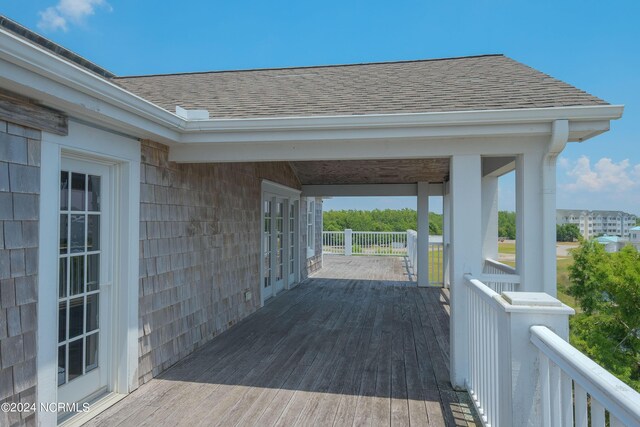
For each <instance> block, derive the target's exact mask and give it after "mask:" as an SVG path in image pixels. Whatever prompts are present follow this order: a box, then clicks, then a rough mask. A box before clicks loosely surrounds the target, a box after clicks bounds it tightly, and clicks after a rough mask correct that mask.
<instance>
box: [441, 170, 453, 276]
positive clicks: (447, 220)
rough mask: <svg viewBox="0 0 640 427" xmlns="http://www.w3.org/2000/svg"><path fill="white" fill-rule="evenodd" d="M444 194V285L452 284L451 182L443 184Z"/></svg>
mask: <svg viewBox="0 0 640 427" xmlns="http://www.w3.org/2000/svg"><path fill="white" fill-rule="evenodd" d="M442 190H443V195H442V270H443V273H444V274H443V275H444V287H445V288H448V287H449V286H450V285H451V279H450V276H449V274H450V273H449V260H450V259H451V257H450V255H449V252H450V249H449V248H450V246H451V194H450V192H449V183H448V182H445V183H444V184H443V188H442Z"/></svg>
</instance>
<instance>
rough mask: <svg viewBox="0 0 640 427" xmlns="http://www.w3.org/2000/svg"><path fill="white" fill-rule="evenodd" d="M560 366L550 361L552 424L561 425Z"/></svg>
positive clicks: (554, 425)
mask: <svg viewBox="0 0 640 427" xmlns="http://www.w3.org/2000/svg"><path fill="white" fill-rule="evenodd" d="M560 396H561V394H560V368H558V365H556V364H555V363H553V362H551V361H550V362H549V410H550V414H551V426H553V427H560V425H561V424H560V422H561V421H562V417H561V415H560Z"/></svg>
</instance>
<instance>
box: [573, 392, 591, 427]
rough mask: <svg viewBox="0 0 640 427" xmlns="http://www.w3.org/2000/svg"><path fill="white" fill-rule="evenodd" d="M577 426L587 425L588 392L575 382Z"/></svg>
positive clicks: (585, 426)
mask: <svg viewBox="0 0 640 427" xmlns="http://www.w3.org/2000/svg"><path fill="white" fill-rule="evenodd" d="M574 393H575V398H574V399H575V410H576V427H587V420H588V416H587V392H586V391H584V389H583V388H582V387H580V385H579V384H577V383H576V384H575V392H574Z"/></svg>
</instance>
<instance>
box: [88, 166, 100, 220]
mask: <svg viewBox="0 0 640 427" xmlns="http://www.w3.org/2000/svg"><path fill="white" fill-rule="evenodd" d="M87 197H88V199H87V210H88V211H95V212H99V211H100V177H99V176H95V175H89V185H88V192H87Z"/></svg>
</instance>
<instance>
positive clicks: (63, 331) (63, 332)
mask: <svg viewBox="0 0 640 427" xmlns="http://www.w3.org/2000/svg"><path fill="white" fill-rule="evenodd" d="M66 339H67V302H66V301H62V302H61V303H59V304H58V342H62V341H64V340H66Z"/></svg>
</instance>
